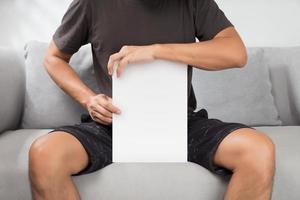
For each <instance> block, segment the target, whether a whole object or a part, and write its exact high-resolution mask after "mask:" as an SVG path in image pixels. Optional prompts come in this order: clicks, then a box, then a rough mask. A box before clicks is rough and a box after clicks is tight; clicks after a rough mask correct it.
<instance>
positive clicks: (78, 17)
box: [53, 0, 233, 112]
mask: <svg viewBox="0 0 300 200" xmlns="http://www.w3.org/2000/svg"><path fill="white" fill-rule="evenodd" d="M148 2H149V1H148ZM229 26H233V25H232V24H231V22H230V21H229V20H228V19H227V18H226V16H225V15H224V13H223V12H222V10H220V9H219V7H218V6H217V4H216V3H215V1H214V0H161V5H160V6H159V7H153V6H150V5H148V4H147V0H73V2H72V3H71V5H70V6H69V8H68V10H67V12H66V13H65V15H64V16H63V19H62V22H61V25H60V26H59V27H58V28H57V30H56V31H55V33H54V35H53V40H54V42H55V44H56V45H57V46H58V48H59V49H60V50H61V51H62V52H65V53H68V54H73V53H75V52H77V51H78V50H79V48H80V47H81V46H83V45H85V44H88V43H91V46H92V52H93V61H94V68H95V72H96V80H97V83H98V86H99V91H100V92H102V93H104V94H106V95H108V96H110V97H112V82H111V81H112V78H111V76H109V75H108V72H107V62H108V59H109V56H110V55H111V54H113V53H116V52H118V51H119V50H120V49H121V47H122V46H124V45H149V44H154V43H161V44H162V43H192V42H196V40H195V37H197V38H198V40H199V41H200V42H201V41H205V40H210V39H212V38H213V37H214V36H215V35H216V34H217V33H218V32H220V31H221V30H223V29H224V28H227V27H229ZM187 75H188V85H187V87H188V112H191V111H193V110H195V109H196V105H197V103H196V98H195V94H194V91H193V87H192V84H191V78H192V66H188V74H187ZM167 80H168V78H167V77H166V81H167Z"/></svg>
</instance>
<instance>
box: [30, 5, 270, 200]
mask: <svg viewBox="0 0 300 200" xmlns="http://www.w3.org/2000/svg"><path fill="white" fill-rule="evenodd" d="M195 37H196V38H198V39H199V42H196V41H195ZM87 43H91V44H92V50H93V60H94V66H95V72H96V78H97V81H98V86H99V89H100V91H101V93H100V94H96V93H95V92H94V91H92V90H91V89H90V88H88V87H87V86H86V85H85V84H84V83H83V82H82V81H81V80H80V79H79V77H78V75H77V74H76V73H75V72H74V70H73V69H72V68H71V66H70V65H69V64H68V63H69V60H70V58H71V56H72V55H73V54H74V53H75V52H77V51H78V49H79V48H80V47H81V46H82V45H85V44H87ZM154 59H165V60H171V61H178V62H183V63H186V64H187V65H188V97H187V98H188V140H189V141H188V160H189V161H190V162H195V163H197V164H199V165H201V166H203V167H205V168H207V169H208V170H210V171H211V172H212V173H216V174H219V175H222V176H225V175H232V177H231V180H230V183H229V185H228V189H227V192H226V194H225V196H224V199H226V200H250V199H251V200H267V199H270V198H271V193H272V184H273V176H274V173H275V146H274V143H273V142H272V140H271V139H270V138H269V137H268V136H266V135H265V134H264V133H262V132H260V131H258V130H256V129H254V128H252V127H249V126H247V125H244V124H240V123H229V122H223V121H221V120H218V119H209V118H208V113H207V111H206V110H205V109H204V108H203V109H201V110H200V111H198V112H195V111H194V110H195V108H196V99H195V95H194V91H193V87H192V85H191V77H192V67H197V68H200V69H202V70H211V71H215V70H223V69H226V68H233V67H240V68H241V67H243V66H244V65H245V64H246V62H247V54H246V50H245V46H244V44H243V42H242V40H241V38H240V37H239V34H238V33H237V31H236V30H235V28H234V26H233V25H232V24H231V22H230V21H229V20H228V19H227V18H226V16H225V15H224V13H223V12H222V11H221V10H220V9H219V7H218V6H217V4H216V3H215V2H214V0H73V2H72V3H71V5H70V7H69V8H68V10H67V12H66V14H65V15H64V17H63V20H62V23H61V25H60V26H59V27H58V29H57V30H56V32H55V34H54V36H53V40H52V41H51V43H50V46H49V49H48V51H47V54H46V57H45V68H46V70H47V71H48V73H49V75H50V76H51V77H52V79H53V80H54V81H55V82H56V83H57V85H58V86H59V87H60V88H61V89H63V90H64V91H65V92H66V93H68V94H69V95H70V96H72V97H73V98H74V99H75V100H76V101H78V102H79V103H80V104H81V105H82V106H83V107H84V108H86V110H87V111H88V113H89V116H90V117H84V116H85V115H82V120H81V123H80V124H76V125H66V126H62V127H59V128H56V129H55V130H53V131H51V132H49V134H46V135H44V136H41V137H39V138H38V139H36V140H35V141H34V142H33V144H32V145H31V148H30V152H29V174H30V181H31V188H32V195H33V198H34V199H36V200H40V199H55V200H60V199H64V200H67V199H72V200H74V199H80V195H79V193H78V191H77V190H76V187H75V186H74V184H73V182H72V179H71V176H77V175H81V174H87V173H91V172H93V171H96V170H99V169H101V168H103V167H105V166H107V165H109V164H110V163H111V162H112V160H111V158H112V155H111V153H112V152H111V138H112V137H111V130H112V113H116V114H122V113H121V110H120V108H117V107H116V106H114V105H113V104H112V99H111V74H112V67H113V66H114V64H115V63H117V75H118V76H122V71H123V70H124V68H126V65H128V63H132V62H140V61H150V62H151V61H152V60H154ZM212 73H213V72H212ZM167 80H168V77H166V81H167ZM232 114H233V115H234V113H232Z"/></svg>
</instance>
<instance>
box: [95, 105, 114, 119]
mask: <svg viewBox="0 0 300 200" xmlns="http://www.w3.org/2000/svg"><path fill="white" fill-rule="evenodd" d="M97 103H98V102H97ZM91 109H92V110H94V111H95V112H98V113H100V114H102V115H104V116H105V117H109V118H112V113H111V112H110V111H108V110H106V109H105V108H104V107H102V106H101V105H100V104H95V105H93V106H91Z"/></svg>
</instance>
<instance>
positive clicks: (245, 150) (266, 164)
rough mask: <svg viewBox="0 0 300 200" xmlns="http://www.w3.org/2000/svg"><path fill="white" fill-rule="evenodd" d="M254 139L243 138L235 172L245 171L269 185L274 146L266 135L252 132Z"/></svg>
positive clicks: (273, 168)
mask: <svg viewBox="0 0 300 200" xmlns="http://www.w3.org/2000/svg"><path fill="white" fill-rule="evenodd" d="M253 131H254V132H255V133H254V134H256V135H255V137H249V138H248V139H247V138H244V139H243V140H241V143H240V144H239V151H240V153H239V154H238V155H240V156H239V157H238V158H237V160H238V162H237V164H236V166H235V168H234V171H235V170H247V171H250V172H252V175H253V176H255V175H256V176H258V177H260V180H261V182H262V183H265V184H269V183H270V181H271V179H272V178H273V176H274V173H275V159H276V158H275V157H276V155H275V154H276V148H275V144H274V143H273V141H272V140H271V138H269V137H268V136H267V135H266V134H264V133H262V132H258V131H255V130H253Z"/></svg>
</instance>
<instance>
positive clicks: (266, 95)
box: [193, 48, 282, 126]
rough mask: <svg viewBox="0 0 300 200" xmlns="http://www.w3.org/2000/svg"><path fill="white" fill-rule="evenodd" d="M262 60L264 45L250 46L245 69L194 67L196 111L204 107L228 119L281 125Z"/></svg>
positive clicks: (210, 112)
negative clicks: (205, 68) (258, 46)
mask: <svg viewBox="0 0 300 200" xmlns="http://www.w3.org/2000/svg"><path fill="white" fill-rule="evenodd" d="M263 60H264V50H263V49H262V48H248V64H247V65H246V66H245V67H243V68H230V69H224V70H218V71H207V70H202V69H194V73H193V87H194V89H195V94H196V97H197V110H199V109H201V108H205V109H206V110H207V111H208V115H209V118H217V119H221V120H223V121H226V122H240V123H244V124H246V125H249V126H265V125H281V123H282V122H281V121H280V119H279V115H278V111H277V108H276V106H275V104H274V99H273V96H272V93H271V88H272V85H271V82H270V77H269V71H268V68H267V66H266V64H265V63H264V61H263Z"/></svg>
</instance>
